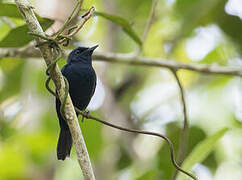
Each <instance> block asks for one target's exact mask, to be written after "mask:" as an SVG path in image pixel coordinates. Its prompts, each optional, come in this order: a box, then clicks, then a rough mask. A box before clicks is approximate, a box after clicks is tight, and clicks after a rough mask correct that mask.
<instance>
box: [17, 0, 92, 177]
mask: <svg viewBox="0 0 242 180" xmlns="http://www.w3.org/2000/svg"><path fill="white" fill-rule="evenodd" d="M15 3H16V5H17V7H18V9H19V11H20V13H21V14H22V16H23V18H24V20H25V22H26V24H27V25H28V27H29V29H30V32H31V33H33V34H38V35H40V36H45V34H44V32H43V29H42V28H41V26H40V24H39V22H38V20H37V18H36V16H35V14H34V12H33V8H32V6H31V4H30V3H29V2H28V0H15ZM35 40H36V42H37V44H42V45H40V46H39V49H40V51H41V55H42V57H43V58H44V60H45V62H46V64H47V66H49V65H50V64H51V63H52V62H53V60H54V54H53V51H52V48H51V47H50V46H49V44H48V43H44V42H45V41H44V40H43V39H41V38H39V37H37V36H35ZM50 77H51V79H52V80H53V81H54V84H55V86H56V90H57V93H58V97H59V99H60V100H61V102H63V101H64V97H65V94H66V92H65V91H66V88H65V81H64V79H63V76H62V74H61V72H60V70H59V67H58V65H56V66H55V67H54V68H53V70H52V71H51V73H50ZM64 112H65V113H64V115H65V119H66V120H67V123H68V126H69V128H70V131H71V135H72V139H73V143H74V146H75V149H76V153H77V160H78V162H79V165H80V167H81V169H82V174H83V177H84V179H85V180H95V176H94V173H93V169H92V166H91V161H90V158H89V155H88V152H87V148H86V145H85V141H84V138H83V136H82V132H81V129H80V126H79V122H78V119H77V116H76V112H75V109H74V106H73V104H72V101H71V98H70V96H69V93H68V92H67V98H66V103H65V109H64Z"/></svg>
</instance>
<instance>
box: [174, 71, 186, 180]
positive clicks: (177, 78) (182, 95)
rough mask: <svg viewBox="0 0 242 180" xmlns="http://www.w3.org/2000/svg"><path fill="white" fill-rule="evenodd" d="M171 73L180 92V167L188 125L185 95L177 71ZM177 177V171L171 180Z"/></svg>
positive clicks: (178, 159)
mask: <svg viewBox="0 0 242 180" xmlns="http://www.w3.org/2000/svg"><path fill="white" fill-rule="evenodd" d="M171 71H172V73H173V75H174V77H175V79H176V82H177V85H178V87H179V90H180V96H181V102H182V109H183V128H182V130H181V136H180V141H179V148H178V153H177V163H178V164H179V165H180V166H181V164H182V163H183V161H184V159H185V156H186V152H187V146H188V130H189V123H188V117H187V108H186V100H185V93H184V89H183V86H182V84H181V81H180V79H179V77H178V75H177V70H174V69H171ZM177 175H178V171H177V170H175V172H174V174H173V177H172V179H173V180H175V179H176V177H177Z"/></svg>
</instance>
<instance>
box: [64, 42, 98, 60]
mask: <svg viewBox="0 0 242 180" xmlns="http://www.w3.org/2000/svg"><path fill="white" fill-rule="evenodd" d="M97 47H98V45H96V46H93V47H91V48H88V47H78V48H76V49H74V50H73V51H71V53H70V54H69V55H68V58H67V63H68V64H70V63H74V62H82V63H85V64H91V63H92V53H93V51H94V50H95V49H96V48H97Z"/></svg>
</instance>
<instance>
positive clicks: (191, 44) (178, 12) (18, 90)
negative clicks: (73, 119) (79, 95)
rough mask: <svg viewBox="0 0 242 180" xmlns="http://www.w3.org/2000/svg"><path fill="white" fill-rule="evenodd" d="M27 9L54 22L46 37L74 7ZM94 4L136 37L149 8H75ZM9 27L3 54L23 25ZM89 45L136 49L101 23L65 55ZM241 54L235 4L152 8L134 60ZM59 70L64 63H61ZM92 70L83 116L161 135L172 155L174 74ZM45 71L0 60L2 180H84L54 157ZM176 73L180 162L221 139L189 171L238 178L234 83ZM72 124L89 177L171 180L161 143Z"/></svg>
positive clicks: (64, 3) (0, 23)
mask: <svg viewBox="0 0 242 180" xmlns="http://www.w3.org/2000/svg"><path fill="white" fill-rule="evenodd" d="M6 2H12V1H0V11H2V12H3V10H4V8H3V4H2V3H6ZM31 2H32V3H33V4H34V6H35V8H36V12H38V14H39V15H41V16H45V17H48V18H52V19H56V21H55V23H54V25H55V26H54V27H52V30H53V29H55V28H57V29H58V28H59V27H60V26H61V24H62V23H63V20H64V19H65V18H66V17H67V16H68V15H69V13H70V12H71V9H72V8H73V6H74V3H75V1H74V0H73V1H68V0H52V1H44V0H43V1H31ZM92 5H93V6H95V8H96V9H97V11H98V12H103V13H108V14H115V15H117V16H120V17H122V18H124V19H125V20H127V21H128V22H129V23H130V24H131V27H132V29H133V30H134V32H135V33H136V34H137V36H138V37H142V34H143V32H144V29H145V26H146V22H147V19H148V17H149V14H150V9H151V7H152V1H151V0H132V1H130V0H86V1H85V2H84V6H83V8H84V9H88V8H90V7H91V6H92ZM1 6H2V7H1ZM11 13H15V12H11ZM8 20H11V22H12V23H13V25H12V26H11V24H9V23H7V21H6V19H5V17H4V14H1V13H0V46H1V47H0V48H8V47H6V44H5V46H4V45H3V43H1V41H3V39H4V38H5V37H6V36H7V35H8V34H9V32H11V31H12V30H13V29H14V28H16V27H18V26H22V25H23V24H24V21H23V19H21V18H16V17H12V16H10V17H8ZM49 31H51V30H49ZM21 38H22V39H23V38H24V37H16V39H15V40H14V41H19V39H20V40H21ZM96 44H99V49H98V51H100V52H104V53H105V52H116V53H132V52H134V51H136V50H137V46H138V45H137V42H135V41H134V40H133V38H132V37H130V35H128V34H127V33H126V32H124V31H123V29H122V27H121V26H120V25H119V24H117V23H115V22H112V21H110V20H107V19H105V18H103V17H101V16H94V17H93V18H91V19H90V20H89V21H88V23H87V24H86V25H85V27H84V28H83V29H82V30H81V31H80V32H79V33H78V34H77V36H76V37H75V41H74V43H73V44H72V45H71V46H70V47H69V48H73V47H75V46H78V45H80V46H92V45H96ZM25 46H28V45H25ZM21 47H23V46H21ZM9 48H11V47H9ZM0 52H1V51H0ZM241 52H242V1H241V0H159V1H158V4H157V7H156V11H155V16H154V19H153V23H152V25H151V28H150V30H149V32H148V35H147V38H146V40H145V41H144V42H143V44H142V50H141V52H140V53H141V55H143V56H147V57H157V58H162V59H167V61H169V60H170V59H172V60H176V61H179V62H183V63H196V64H207V65H211V66H216V65H223V66H228V67H230V66H235V67H242V59H241V54H242V53H241ZM65 63H66V61H65V59H62V60H60V62H59V65H60V66H63V65H64V64H65ZM93 65H94V68H95V70H96V72H97V74H98V78H99V79H98V86H97V89H96V92H95V95H94V98H93V99H92V102H91V103H90V105H89V107H88V109H89V110H90V111H91V114H92V115H95V116H97V117H100V118H102V119H105V120H106V121H109V122H113V123H115V124H119V125H122V126H125V127H130V128H135V129H144V130H149V131H154V132H159V133H162V134H165V135H167V136H168V137H169V138H170V139H171V141H172V142H173V143H174V146H175V150H177V148H178V145H179V137H180V131H181V128H182V121H183V114H182V113H183V112H182V104H181V101H180V94H179V88H178V86H177V83H176V81H175V79H174V76H173V74H172V73H171V72H170V71H169V70H167V69H164V68H155V67H152V68H151V67H140V66H132V65H124V64H122V65H121V64H110V63H105V62H102V61H94V63H93ZM45 69H46V66H45V64H44V61H43V60H42V59H41V58H16V57H8V58H4V57H3V58H1V59H0V179H1V180H52V179H53V180H66V179H70V180H75V179H82V175H81V170H80V167H79V165H78V163H77V160H76V155H75V150H74V149H73V150H72V154H71V158H70V159H67V160H65V161H57V159H56V145H57V139H58V134H59V124H58V120H57V117H56V112H55V99H54V97H53V96H52V95H51V94H49V93H48V91H47V90H46V89H45V80H46V78H47V77H46V75H45ZM178 75H179V78H180V79H181V83H182V85H183V86H184V89H185V98H186V103H187V111H188V120H189V123H190V130H189V144H188V147H189V148H188V153H187V155H189V154H190V153H191V152H192V151H193V150H194V149H196V147H198V146H197V145H198V144H199V143H201V142H204V141H205V140H207V139H208V138H209V137H211V136H213V134H216V133H218V132H221V130H222V131H223V132H224V134H223V135H222V136H221V137H220V138H218V140H216V142H215V141H212V142H210V144H209V143H208V144H207V146H205V149H209V148H210V151H209V153H208V154H207V155H205V156H204V158H203V159H201V160H200V161H199V162H196V163H195V165H194V166H192V171H193V172H194V173H195V174H196V175H197V176H198V177H199V179H200V180H213V179H214V180H240V179H241V178H242V141H241V135H242V80H241V77H236V76H225V75H211V74H210V75H209V74H201V73H197V72H192V71H187V70H180V71H179V72H178ZM79 119H80V120H81V117H79ZM80 125H81V128H82V131H83V136H84V138H85V141H86V144H87V148H88V151H89V154H90V158H91V161H92V164H93V167H94V170H95V174H96V176H97V179H101V180H102V179H103V180H109V179H110V180H113V179H118V180H129V179H130V180H133V179H135V180H153V179H161V180H169V179H171V177H172V174H173V172H174V167H173V166H172V164H171V160H170V156H169V150H168V147H167V144H166V143H165V142H164V141H163V140H161V139H158V138H153V137H148V136H144V135H137V134H129V133H124V132H120V131H119V130H114V129H111V128H109V127H105V126H104V125H102V124H99V123H97V122H94V121H92V120H85V121H84V123H81V122H80ZM224 128H227V129H224ZM214 144H216V146H213V147H210V146H211V145H214ZM200 151H201V152H200V153H201V156H203V155H204V154H202V152H203V151H202V150H200ZM200 153H198V154H197V157H199V156H200ZM198 159H199V158H198ZM189 170H191V169H189ZM179 178H184V177H181V176H180V177H179Z"/></svg>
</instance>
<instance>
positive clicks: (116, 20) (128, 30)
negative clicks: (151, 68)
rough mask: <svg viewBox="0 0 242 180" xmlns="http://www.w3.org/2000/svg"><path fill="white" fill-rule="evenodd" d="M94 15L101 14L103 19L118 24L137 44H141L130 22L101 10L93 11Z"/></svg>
mask: <svg viewBox="0 0 242 180" xmlns="http://www.w3.org/2000/svg"><path fill="white" fill-rule="evenodd" d="M95 15H97V16H101V17H103V18H105V19H108V20H110V21H112V22H113V23H115V24H118V25H120V26H121V27H122V28H123V30H124V32H125V33H127V34H128V35H129V36H130V37H131V38H132V39H133V40H134V41H135V42H136V43H137V44H139V45H140V46H141V45H142V41H141V39H140V38H139V36H138V35H137V34H136V32H135V31H134V30H133V28H132V27H131V25H130V23H129V22H128V21H127V20H126V19H124V18H122V17H120V16H117V15H113V14H107V13H103V12H95Z"/></svg>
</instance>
